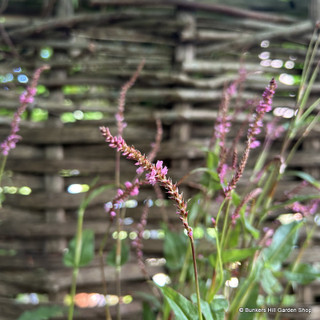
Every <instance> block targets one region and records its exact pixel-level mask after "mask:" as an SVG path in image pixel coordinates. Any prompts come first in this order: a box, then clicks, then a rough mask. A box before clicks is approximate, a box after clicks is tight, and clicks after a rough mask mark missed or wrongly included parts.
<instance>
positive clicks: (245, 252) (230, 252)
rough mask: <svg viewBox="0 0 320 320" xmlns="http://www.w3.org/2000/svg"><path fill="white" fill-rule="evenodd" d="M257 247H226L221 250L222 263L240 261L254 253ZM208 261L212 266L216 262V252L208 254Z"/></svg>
mask: <svg viewBox="0 0 320 320" xmlns="http://www.w3.org/2000/svg"><path fill="white" fill-rule="evenodd" d="M258 249H259V248H258V247H257V248H245V249H227V250H223V251H222V252H221V260H222V262H223V263H227V262H236V261H242V260H244V259H246V258H248V257H251V256H252V255H254V253H255V252H256V251H257V250H258ZM209 262H210V263H211V265H212V266H213V267H215V265H216V264H215V263H216V254H211V255H209Z"/></svg>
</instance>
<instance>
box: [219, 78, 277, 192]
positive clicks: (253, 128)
mask: <svg viewBox="0 0 320 320" xmlns="http://www.w3.org/2000/svg"><path fill="white" fill-rule="evenodd" d="M276 87H277V84H276V82H275V80H274V79H273V78H272V79H271V81H270V83H269V86H268V87H267V88H266V89H265V91H264V92H263V95H262V100H261V101H260V103H259V105H258V107H257V108H256V114H255V116H254V121H253V123H252V124H251V125H250V128H249V130H248V135H247V144H246V148H245V150H244V152H243V155H242V158H241V161H240V164H239V165H238V167H237V169H236V171H235V173H234V175H233V177H232V179H231V181H230V182H229V183H228V186H227V187H226V188H224V193H225V196H226V197H230V194H231V191H232V190H233V189H235V187H236V185H237V183H238V181H239V180H240V178H241V177H242V175H243V172H244V169H245V166H246V164H247V161H248V158H249V153H250V149H252V148H255V147H257V146H258V145H259V144H260V142H259V141H257V140H256V135H257V134H258V133H259V132H260V131H261V129H260V128H261V127H262V119H263V116H264V115H265V113H266V112H267V111H270V110H271V109H272V98H273V95H274V93H275V89H276Z"/></svg>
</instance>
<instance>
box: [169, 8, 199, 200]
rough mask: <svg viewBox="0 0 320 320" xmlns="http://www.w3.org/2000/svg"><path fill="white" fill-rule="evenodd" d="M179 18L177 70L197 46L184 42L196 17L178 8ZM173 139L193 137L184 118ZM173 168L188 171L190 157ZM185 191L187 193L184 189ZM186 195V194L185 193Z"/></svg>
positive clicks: (178, 141)
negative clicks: (181, 22)
mask: <svg viewBox="0 0 320 320" xmlns="http://www.w3.org/2000/svg"><path fill="white" fill-rule="evenodd" d="M177 10H178V13H177V19H178V20H181V21H183V23H184V25H185V26H184V28H183V29H182V31H181V33H180V41H181V42H180V43H179V44H178V45H177V47H176V50H175V66H174V69H176V70H177V71H181V70H182V65H183V64H184V63H186V62H191V61H192V60H193V59H194V55H195V47H194V44H193V43H190V42H184V39H192V38H193V36H194V34H195V32H196V26H195V18H194V16H193V15H192V13H190V12H188V11H184V10H180V9H179V8H177ZM173 108H174V110H176V112H177V114H179V113H183V112H184V111H187V110H189V109H192V106H191V104H190V103H186V102H179V103H176V104H175V105H174V107H173ZM171 136H172V141H173V142H174V143H176V144H177V145H183V144H184V143H187V142H188V141H189V140H190V138H191V127H190V124H189V123H188V122H186V121H185V120H183V119H181V120H180V119H177V121H176V123H175V124H174V125H173V127H172V130H171ZM172 167H173V168H180V169H182V170H183V171H185V173H187V172H188V171H189V170H190V169H189V160H188V159H179V160H177V161H175V160H173V161H172ZM184 193H186V192H185V191H184ZM185 195H186V194H185Z"/></svg>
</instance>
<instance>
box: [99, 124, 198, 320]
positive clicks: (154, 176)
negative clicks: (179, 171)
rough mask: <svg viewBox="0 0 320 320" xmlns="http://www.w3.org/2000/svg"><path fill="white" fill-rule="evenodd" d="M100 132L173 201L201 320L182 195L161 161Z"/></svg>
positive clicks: (192, 245)
mask: <svg viewBox="0 0 320 320" xmlns="http://www.w3.org/2000/svg"><path fill="white" fill-rule="evenodd" d="M100 131H101V134H102V135H103V136H104V137H105V139H106V142H108V143H109V146H110V147H111V148H115V149H117V151H118V152H120V153H122V155H123V156H126V157H127V159H130V160H134V161H136V163H135V165H137V166H139V168H138V170H139V172H140V173H142V172H146V179H147V181H148V182H149V184H151V185H155V184H156V183H157V182H158V183H160V185H161V186H163V187H164V188H165V190H166V192H167V193H168V194H169V197H170V198H171V199H172V200H173V201H174V203H175V206H176V209H177V214H178V216H179V219H180V220H181V222H182V224H183V227H184V229H185V230H186V233H187V235H188V238H189V240H190V245H191V249H192V257H193V267H194V275H195V285H196V294H197V306H198V315H199V320H201V319H202V312H201V304H200V289H199V282H198V271H197V264H196V254H195V246H194V239H193V230H192V228H191V227H190V226H189V223H188V211H187V203H186V202H185V200H184V199H183V196H182V194H181V193H180V192H179V189H178V187H177V184H174V183H173V182H172V180H171V179H170V178H168V177H167V173H168V169H167V167H166V166H163V162H162V161H157V163H156V164H153V163H151V162H150V160H149V159H148V158H147V157H146V156H145V155H143V154H142V153H141V152H140V151H139V150H137V149H135V148H134V147H133V146H128V145H127V143H126V142H125V140H124V139H123V138H122V137H117V136H113V135H112V134H111V133H110V130H109V128H107V127H100Z"/></svg>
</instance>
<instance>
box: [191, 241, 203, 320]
mask: <svg viewBox="0 0 320 320" xmlns="http://www.w3.org/2000/svg"><path fill="white" fill-rule="evenodd" d="M189 239H190V244H191V250H192V260H193V269H194V279H195V280H194V281H195V285H196V294H197V306H198V316H199V320H202V311H201V298H200V287H199V279H198V269H197V261H196V253H195V248H194V242H193V237H192V236H191V237H189Z"/></svg>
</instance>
